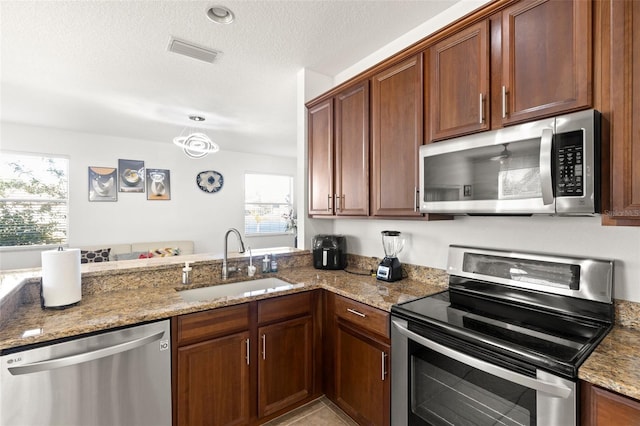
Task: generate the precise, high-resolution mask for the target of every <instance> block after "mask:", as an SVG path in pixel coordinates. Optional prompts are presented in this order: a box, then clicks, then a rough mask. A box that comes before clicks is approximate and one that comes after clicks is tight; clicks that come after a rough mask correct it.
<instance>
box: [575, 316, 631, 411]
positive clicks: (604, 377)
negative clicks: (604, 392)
mask: <svg viewBox="0 0 640 426" xmlns="http://www.w3.org/2000/svg"><path fill="white" fill-rule="evenodd" d="M578 378H580V379H582V380H585V381H587V382H590V383H592V384H594V385H596V386H600V387H603V388H605V389H608V390H611V391H614V392H618V393H620V394H622V395H625V396H628V397H631V398H635V399H637V400H640V330H639V329H635V328H630V327H624V326H620V325H616V326H615V327H613V330H611V332H610V333H609V334H608V335H607V337H605V338H604V340H603V341H602V342H601V343H600V344H599V345H598V347H597V348H596V349H595V351H593V352H592V353H591V355H590V356H589V358H587V360H586V361H585V362H584V363H583V364H582V366H581V367H580V369H579V370H578Z"/></svg>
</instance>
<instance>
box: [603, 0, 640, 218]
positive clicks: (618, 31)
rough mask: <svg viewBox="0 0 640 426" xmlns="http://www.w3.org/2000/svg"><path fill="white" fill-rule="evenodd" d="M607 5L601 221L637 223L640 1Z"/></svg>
mask: <svg viewBox="0 0 640 426" xmlns="http://www.w3.org/2000/svg"><path fill="white" fill-rule="evenodd" d="M610 5H611V20H610V22H611V54H610V57H611V64H610V70H609V74H610V76H609V78H610V86H605V88H604V91H605V92H609V88H610V102H611V112H610V113H609V114H605V115H606V116H609V117H610V123H611V128H610V129H611V134H610V137H611V141H610V144H611V145H610V146H611V148H610V154H609V155H610V157H611V161H610V163H609V166H610V167H611V169H610V170H609V173H608V175H606V176H604V177H605V179H604V181H605V182H606V183H608V188H605V189H604V191H603V192H605V193H606V192H607V191H610V197H609V199H604V201H605V203H607V204H605V215H603V223H605V224H607V225H634V226H640V137H638V135H640V2H638V1H632V0H626V1H618V0H616V1H611V2H610ZM605 166H606V164H605ZM606 170H607V169H606V167H603V175H604V173H605V171H606Z"/></svg>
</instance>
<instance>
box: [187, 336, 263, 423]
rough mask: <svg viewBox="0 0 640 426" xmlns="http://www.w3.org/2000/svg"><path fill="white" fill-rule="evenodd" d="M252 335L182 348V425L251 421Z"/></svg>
mask: <svg viewBox="0 0 640 426" xmlns="http://www.w3.org/2000/svg"><path fill="white" fill-rule="evenodd" d="M248 342H249V333H248V332H242V333H237V334H233V335H230V336H225V337H220V338H218V339H212V340H208V341H205V342H201V343H197V344H194V345H189V346H182V347H180V348H178V386H177V389H178V396H177V401H178V402H177V411H178V413H177V419H178V424H179V425H185V426H186V425H190V426H193V425H199V424H207V425H241V424H247V423H248V422H249V416H250V407H249V398H250V388H249V386H250V382H249V353H248V350H249V343H248Z"/></svg>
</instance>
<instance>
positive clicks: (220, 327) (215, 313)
mask: <svg viewBox="0 0 640 426" xmlns="http://www.w3.org/2000/svg"><path fill="white" fill-rule="evenodd" d="M248 329H249V304H247V303H244V304H242V305H236V306H228V307H225V308H218V309H211V310H209V311H205V312H196V313H193V314H187V315H181V316H179V317H178V345H184V344H188V343H194V342H198V341H201V340H205V339H209V338H212V337H216V336H222V335H225V334H230V333H233V332H237V331H242V330H248Z"/></svg>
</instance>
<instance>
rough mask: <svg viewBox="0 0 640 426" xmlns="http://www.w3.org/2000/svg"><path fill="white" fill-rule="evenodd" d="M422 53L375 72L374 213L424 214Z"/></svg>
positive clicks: (373, 134)
mask: <svg viewBox="0 0 640 426" xmlns="http://www.w3.org/2000/svg"><path fill="white" fill-rule="evenodd" d="M422 91H423V85H422V54H418V55H416V56H413V57H411V58H409V59H407V60H405V61H403V62H401V63H399V64H397V65H395V66H393V67H391V68H389V69H386V70H384V71H382V72H380V73H378V74H377V75H375V76H374V77H373V87H372V94H371V104H372V118H371V123H372V140H373V144H372V176H373V179H372V188H371V191H372V194H371V196H372V212H371V213H372V215H374V216H419V215H420V213H419V212H418V211H417V191H418V186H419V185H418V148H419V147H420V145H421V144H422V119H423V116H422V111H423V108H422Z"/></svg>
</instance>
